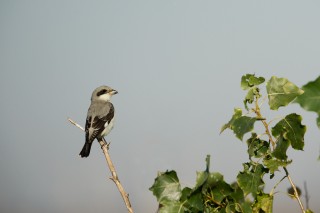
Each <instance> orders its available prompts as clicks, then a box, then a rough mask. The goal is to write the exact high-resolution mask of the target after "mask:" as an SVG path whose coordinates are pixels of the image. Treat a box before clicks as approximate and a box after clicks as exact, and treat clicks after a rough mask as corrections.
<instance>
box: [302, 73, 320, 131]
mask: <svg viewBox="0 0 320 213" xmlns="http://www.w3.org/2000/svg"><path fill="white" fill-rule="evenodd" d="M302 89H303V90H304V93H303V94H302V95H300V96H299V97H298V98H297V99H296V102H297V103H299V104H300V106H301V107H302V108H304V109H305V110H308V111H313V112H316V113H317V114H318V118H317V125H318V127H319V128H320V76H319V77H318V78H317V79H316V80H315V81H310V82H309V83H307V84H306V85H304V86H303V87H302Z"/></svg>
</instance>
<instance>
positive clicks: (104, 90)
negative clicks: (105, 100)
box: [97, 89, 107, 96]
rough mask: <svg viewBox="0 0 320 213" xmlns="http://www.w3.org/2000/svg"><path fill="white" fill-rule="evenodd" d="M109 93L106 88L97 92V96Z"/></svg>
mask: <svg viewBox="0 0 320 213" xmlns="http://www.w3.org/2000/svg"><path fill="white" fill-rule="evenodd" d="M106 93H107V90H106V89H103V90H101V91H99V92H98V93H97V96H100V95H103V94H106Z"/></svg>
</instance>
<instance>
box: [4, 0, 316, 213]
mask: <svg viewBox="0 0 320 213" xmlns="http://www.w3.org/2000/svg"><path fill="white" fill-rule="evenodd" d="M319 8H320V2H319V1H292V0H290V1H289V0H285V1H268V2H266V1H256V0H255V1H253V0H252V1H246V0H244V1H213V0H210V1H209V0H203V1H190V0H183V1H182V0H170V1H169V0H161V1H159V0H158V1H150V0H147V1H143V0H140V1H139V0H136V1H123V0H120V1H119V0H114V1H75V0H73V1H72V0H67V1H61V0H58V1H41V0H30V1H15V0H12V1H5V0H1V1H0V29H1V33H0V70H1V72H0V95H1V112H0V113H1V120H2V122H1V128H0V131H1V132H0V133H1V136H2V139H1V149H0V170H1V174H0V210H1V212H3V213H7V212H16V213H20V212H23V213H29V212H30V213H42V212H46V213H51V212H52V213H56V212H78V213H82V212H97V213H100V212H101V213H102V212H119V213H121V212H126V209H125V207H124V204H123V203H122V199H121V197H120V195H119V193H118V192H117V189H116V186H115V185H114V184H113V182H112V181H110V180H108V177H110V173H109V171H108V170H107V168H106V164H105V160H104V156H103V154H102V152H101V150H100V147H99V145H98V143H95V144H94V146H93V148H92V152H91V155H90V157H89V158H88V159H81V158H80V157H79V156H78V154H79V152H80V150H81V148H82V146H83V143H84V134H83V132H81V131H80V130H79V129H77V128H76V127H74V126H72V125H70V124H69V123H68V122H67V118H68V117H71V118H73V119H74V120H75V121H77V122H78V123H79V124H81V125H84V122H85V117H86V112H87V108H88V106H89V104H90V96H91V93H92V90H93V89H94V88H96V87H97V86H100V85H103V84H105V85H108V86H111V87H113V88H115V89H117V90H118V91H119V94H118V95H116V96H115V97H114V98H113V103H114V105H115V107H116V116H117V117H116V124H115V128H114V129H113V131H112V132H111V134H110V135H109V136H108V137H107V140H108V141H111V142H112V143H111V149H110V154H111V157H112V159H113V161H114V164H115V166H116V169H117V171H118V174H119V176H120V180H121V182H122V184H123V185H124V187H125V189H126V191H127V192H128V193H129V194H130V199H131V202H132V205H133V208H134V209H135V211H136V212H146V213H149V212H154V211H155V209H156V206H157V205H156V199H155V197H153V195H152V193H151V192H150V191H149V190H148V188H149V187H150V186H151V185H152V184H153V181H154V178H155V177H156V174H157V171H164V170H166V169H174V170H176V171H177V172H178V175H179V178H180V181H181V182H182V183H183V185H184V186H190V187H192V186H193V184H194V183H195V178H196V173H195V172H196V171H201V170H203V169H204V168H205V157H206V155H207V154H210V155H211V171H219V172H221V173H223V174H224V175H225V179H226V180H227V181H229V182H232V181H233V180H235V177H236V174H237V172H238V171H239V170H241V169H242V163H243V162H246V161H247V160H248V159H247V156H246V144H245V143H244V142H243V143H241V142H240V141H239V140H237V139H236V138H235V137H234V136H233V134H232V133H231V132H230V131H227V132H225V133H224V134H222V135H219V131H220V127H221V126H222V125H223V124H224V123H226V122H227V121H228V120H229V119H230V117H231V115H232V113H233V108H234V107H237V106H238V107H242V99H243V97H244V95H245V93H244V92H242V91H241V89H240V78H241V76H242V75H243V74H246V73H256V75H258V76H264V77H265V78H266V79H269V78H270V77H271V76H273V75H276V76H278V77H287V78H288V79H289V80H290V81H292V82H294V83H296V84H297V85H298V86H302V85H304V84H305V83H307V82H308V81H311V80H314V79H315V78H316V77H318V76H319V74H320V72H319V70H320V62H319V54H320V41H319V38H320V28H319V20H320V13H319ZM267 111H268V108H267V104H265V105H264V109H263V112H267ZM291 112H298V113H300V114H301V115H302V116H303V118H304V120H303V123H304V124H307V125H308V131H307V134H306V144H305V151H304V152H291V151H290V152H289V157H291V158H293V159H294V162H293V164H292V165H290V166H289V167H288V169H289V171H290V172H291V174H292V177H293V180H294V181H295V182H296V184H297V185H300V186H301V187H302V186H303V182H304V181H307V184H308V190H309V194H310V196H311V199H310V207H311V208H312V209H313V210H314V211H315V212H317V211H318V212H319V211H320V204H319V202H318V200H319V197H320V192H319V179H320V172H319V168H320V165H319V162H317V161H316V159H317V157H318V154H319V136H320V131H319V130H318V129H317V127H316V125H315V118H316V116H315V114H313V113H308V112H305V111H303V110H301V109H300V108H299V107H298V106H297V105H293V106H291V107H288V108H286V109H280V110H279V111H276V112H272V113H270V114H267V115H269V116H270V118H274V117H277V116H281V115H286V114H289V113H291ZM283 175H284V174H283V172H281V173H277V176H276V178H275V180H272V181H269V180H268V178H266V179H265V181H266V182H267V183H268V184H267V190H270V187H272V184H274V183H275V182H276V181H277V180H279V179H280V178H281V177H282V176H283ZM288 186H289V183H288V181H284V182H282V183H281V184H280V186H279V191H280V193H278V194H276V197H275V206H274V212H283V211H284V209H285V211H286V212H300V211H299V207H298V204H297V202H295V201H294V200H291V199H289V198H287V196H286V195H285V194H284V192H285V191H286V188H287V187H288ZM302 188H303V187H302ZM303 201H304V200H303Z"/></svg>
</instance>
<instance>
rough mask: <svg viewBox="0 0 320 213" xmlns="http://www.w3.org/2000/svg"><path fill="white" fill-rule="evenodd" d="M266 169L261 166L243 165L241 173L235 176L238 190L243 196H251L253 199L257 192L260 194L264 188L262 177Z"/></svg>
mask: <svg viewBox="0 0 320 213" xmlns="http://www.w3.org/2000/svg"><path fill="white" fill-rule="evenodd" d="M267 172H268V169H266V168H264V167H263V165H261V164H254V163H251V162H250V163H244V164H243V171H242V172H240V173H239V174H238V176H237V181H238V183H239V186H240V188H241V189H242V190H243V191H244V194H245V195H248V194H250V193H251V194H252V196H253V197H254V198H255V197H256V195H257V192H260V190H262V188H263V186H264V182H263V180H262V177H263V175H264V174H265V173H267Z"/></svg>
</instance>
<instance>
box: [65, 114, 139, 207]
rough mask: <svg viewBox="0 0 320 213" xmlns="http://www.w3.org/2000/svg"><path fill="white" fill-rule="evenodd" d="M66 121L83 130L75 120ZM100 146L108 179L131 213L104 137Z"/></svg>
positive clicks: (127, 196)
mask: <svg viewBox="0 0 320 213" xmlns="http://www.w3.org/2000/svg"><path fill="white" fill-rule="evenodd" d="M68 121H69V122H70V123H72V124H73V125H75V126H76V127H78V128H79V129H81V130H82V131H85V129H84V128H83V127H82V126H80V125H79V124H77V123H76V122H74V121H73V120H72V119H70V118H68ZM98 142H99V144H100V146H101V149H102V151H103V154H104V156H105V158H106V161H107V164H108V167H109V170H110V172H111V175H112V177H110V179H111V180H112V181H113V182H114V183H115V184H116V186H117V188H118V190H119V192H120V194H121V196H122V199H123V201H124V203H125V205H126V207H127V209H128V212H129V213H133V209H132V207H131V203H130V200H129V195H128V194H127V193H126V192H125V190H124V188H123V186H122V185H121V183H120V180H119V178H118V175H117V172H116V169H115V167H114V165H113V163H112V161H111V158H110V155H109V151H108V150H109V144H108V143H107V142H106V141H105V139H104V138H102V140H101V141H98Z"/></svg>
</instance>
